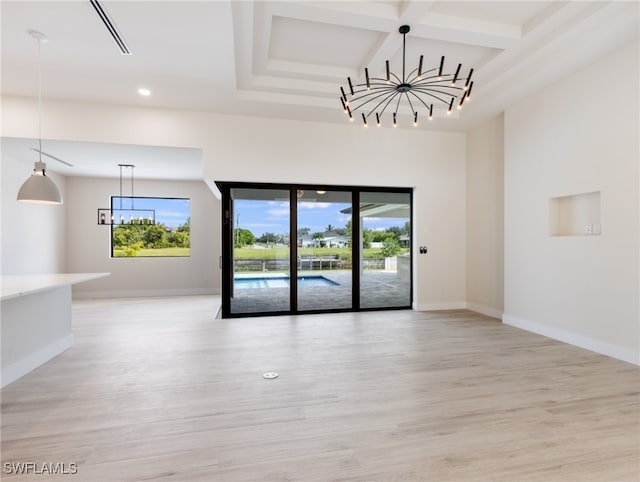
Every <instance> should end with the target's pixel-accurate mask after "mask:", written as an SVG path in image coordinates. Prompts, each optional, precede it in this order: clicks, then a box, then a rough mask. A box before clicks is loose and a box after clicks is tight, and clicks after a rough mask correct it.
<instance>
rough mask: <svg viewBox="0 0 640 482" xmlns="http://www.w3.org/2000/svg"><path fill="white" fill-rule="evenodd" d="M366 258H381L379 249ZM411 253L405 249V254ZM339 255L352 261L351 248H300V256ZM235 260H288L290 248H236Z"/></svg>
mask: <svg viewBox="0 0 640 482" xmlns="http://www.w3.org/2000/svg"><path fill="white" fill-rule="evenodd" d="M363 251H364V252H363V256H364V257H365V258H381V257H382V256H381V255H380V249H379V248H367V249H365V250H363ZM406 252H409V250H408V249H404V250H403V253H406ZM334 255H338V256H340V257H341V258H343V259H351V248H298V256H334ZM234 257H235V259H240V260H249V259H288V258H289V248H288V247H286V246H278V247H275V248H265V249H256V248H247V247H245V248H236V249H235V250H234Z"/></svg>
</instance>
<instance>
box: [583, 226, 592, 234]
mask: <svg viewBox="0 0 640 482" xmlns="http://www.w3.org/2000/svg"><path fill="white" fill-rule="evenodd" d="M584 232H585V233H587V234H593V224H587V225H585V227H584Z"/></svg>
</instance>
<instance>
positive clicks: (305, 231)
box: [298, 228, 311, 238]
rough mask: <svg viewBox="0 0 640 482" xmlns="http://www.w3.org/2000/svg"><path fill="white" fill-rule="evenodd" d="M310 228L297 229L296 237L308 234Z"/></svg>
mask: <svg viewBox="0 0 640 482" xmlns="http://www.w3.org/2000/svg"><path fill="white" fill-rule="evenodd" d="M310 232H311V229H309V228H300V229H298V237H299V238H301V237H303V236H309V233H310Z"/></svg>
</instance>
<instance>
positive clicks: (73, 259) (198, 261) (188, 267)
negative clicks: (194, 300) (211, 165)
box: [66, 177, 220, 298]
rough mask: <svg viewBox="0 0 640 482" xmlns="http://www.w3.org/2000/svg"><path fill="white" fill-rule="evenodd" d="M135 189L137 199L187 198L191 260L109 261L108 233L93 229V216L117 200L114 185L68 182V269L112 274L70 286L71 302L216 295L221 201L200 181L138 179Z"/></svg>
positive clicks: (79, 180)
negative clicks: (98, 299) (189, 201)
mask: <svg viewBox="0 0 640 482" xmlns="http://www.w3.org/2000/svg"><path fill="white" fill-rule="evenodd" d="M135 186H136V196H146V197H181V198H189V199H191V256H190V257H188V258H187V257H183V258H182V257H181V258H111V252H110V249H111V248H110V235H111V230H110V228H109V227H108V226H99V225H98V224H97V214H96V211H97V209H98V208H108V207H109V206H110V197H111V196H113V195H118V193H119V185H118V180H117V179H97V178H84V177H68V178H67V200H66V206H67V219H68V221H69V222H68V223H67V230H66V237H67V270H68V271H69V272H73V273H76V272H77V273H82V272H110V273H111V276H108V277H106V278H101V279H99V280H94V281H91V282H88V283H82V284H79V285H76V286H74V287H73V294H74V297H76V298H79V297H101V296H110V297H114V296H157V295H176V294H206V293H219V292H220V284H219V280H220V274H219V269H218V257H219V256H220V243H219V240H218V239H219V236H217V233H219V227H218V226H219V224H220V201H218V200H217V199H216V198H215V196H214V195H213V194H212V193H211V191H210V190H209V188H208V187H207V186H206V185H205V183H204V182H203V181H193V182H189V181H148V180H136V184H135Z"/></svg>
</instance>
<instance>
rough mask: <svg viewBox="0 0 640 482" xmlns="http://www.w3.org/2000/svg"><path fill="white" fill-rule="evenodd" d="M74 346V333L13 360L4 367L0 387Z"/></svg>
mask: <svg viewBox="0 0 640 482" xmlns="http://www.w3.org/2000/svg"><path fill="white" fill-rule="evenodd" d="M71 346H73V335H67V336H65V337H64V338H61V339H59V340H56V341H54V342H53V343H49V344H48V345H46V346H44V347H42V348H41V349H39V350H38V351H36V352H34V353H32V354H31V355H29V356H27V357H25V358H23V359H21V360H18V361H16V362H13V363H12V364H11V365H9V366H3V367H2V375H1V376H2V381H1V382H0V388H4V387H6V386H7V385H9V384H10V383H12V382H15V381H16V380H17V379H18V378H20V377H23V376H25V375H26V374H27V373H29V372H30V371H32V370H35V369H36V368H38V367H39V366H40V365H44V364H45V363H47V362H48V361H49V360H51V359H52V358H53V357H55V356H57V355H59V354H60V353H62V352H63V351H65V350H67V349H68V348H70V347H71Z"/></svg>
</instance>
